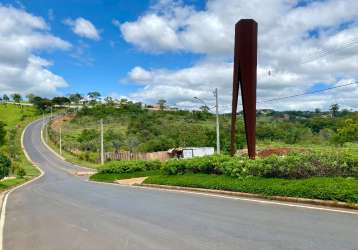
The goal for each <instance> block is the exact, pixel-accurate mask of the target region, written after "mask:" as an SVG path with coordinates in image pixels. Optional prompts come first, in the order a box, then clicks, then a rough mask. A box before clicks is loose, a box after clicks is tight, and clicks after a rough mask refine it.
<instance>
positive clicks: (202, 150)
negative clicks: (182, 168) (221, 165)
mask: <svg viewBox="0 0 358 250" xmlns="http://www.w3.org/2000/svg"><path fill="white" fill-rule="evenodd" d="M214 153H215V151H214V148H213V147H191V148H189V147H188V148H183V158H192V157H196V156H205V155H213V154H214Z"/></svg>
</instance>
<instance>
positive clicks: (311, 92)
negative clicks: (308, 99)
mask: <svg viewBox="0 0 358 250" xmlns="http://www.w3.org/2000/svg"><path fill="white" fill-rule="evenodd" d="M354 84H358V82H351V83H347V84H342V85H338V86H334V87H329V88H325V89H320V90H314V91H309V92H304V93H301V94H296V95H290V96H284V97H278V98H273V99H269V100H263V101H259V102H257V103H264V102H273V101H278V100H283V99H288V98H293V97H298V96H304V95H311V94H316V93H320V92H324V91H327V90H331V89H338V88H342V87H346V86H350V85H354Z"/></svg>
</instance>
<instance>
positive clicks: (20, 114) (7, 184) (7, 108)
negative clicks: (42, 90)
mask: <svg viewBox="0 0 358 250" xmlns="http://www.w3.org/2000/svg"><path fill="white" fill-rule="evenodd" d="M37 117H38V116H37V113H36V110H35V109H34V108H33V107H31V106H24V107H23V109H21V108H20V107H19V106H17V105H14V104H7V105H3V104H2V105H0V121H3V122H5V123H6V130H10V129H12V128H14V127H16V128H17V133H16V141H15V148H16V152H17V156H18V159H17V160H16V161H15V164H18V165H19V166H21V167H22V168H24V170H25V172H26V176H25V177H24V178H19V177H17V178H16V179H8V180H3V181H0V191H2V190H5V189H8V188H11V187H13V186H16V185H19V184H22V183H24V182H26V181H28V180H30V179H32V178H33V177H35V176H38V175H39V174H40V172H39V170H38V169H37V168H35V167H34V166H33V165H32V163H30V162H29V161H28V160H27V158H26V157H25V154H24V152H23V151H22V148H21V134H22V131H23V130H24V129H25V127H26V125H27V124H29V123H30V122H32V121H33V120H35V119H36V118H37ZM0 151H1V152H3V153H5V154H7V152H8V142H6V143H5V145H3V146H2V147H1V148H0Z"/></svg>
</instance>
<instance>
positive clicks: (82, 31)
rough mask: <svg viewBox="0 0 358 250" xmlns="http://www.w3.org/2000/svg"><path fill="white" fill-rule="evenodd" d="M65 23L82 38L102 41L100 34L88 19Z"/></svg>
mask: <svg viewBox="0 0 358 250" xmlns="http://www.w3.org/2000/svg"><path fill="white" fill-rule="evenodd" d="M64 23H65V24H66V25H68V26H70V27H71V29H72V31H73V32H74V33H75V34H77V35H78V36H80V37H85V38H88V39H92V40H100V39H101V37H100V32H99V31H98V30H97V29H96V27H95V26H94V25H93V24H92V23H91V22H90V21H89V20H87V19H84V18H83V17H78V18H76V19H70V18H68V19H66V20H64Z"/></svg>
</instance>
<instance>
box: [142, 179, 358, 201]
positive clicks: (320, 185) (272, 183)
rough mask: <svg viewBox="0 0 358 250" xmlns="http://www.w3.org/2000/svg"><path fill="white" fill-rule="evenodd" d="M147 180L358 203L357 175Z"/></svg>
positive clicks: (264, 194)
mask: <svg viewBox="0 0 358 250" xmlns="http://www.w3.org/2000/svg"><path fill="white" fill-rule="evenodd" d="M144 183H148V184H160V185H170V186H184V187H196V188H208V189H218V190H229V191H238V192H246V193H255V194H261V195H263V196H288V197H300V198H310V199H321V200H335V201H343V202H348V203H358V180H356V179H353V178H341V177H336V178H323V177H317V178H309V179H300V180H292V179H291V180H287V179H277V178H260V177H250V178H245V179H238V178H233V177H228V176H217V175H207V174H184V175H171V176H168V175H154V176H150V177H149V178H148V179H146V180H145V181H144Z"/></svg>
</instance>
